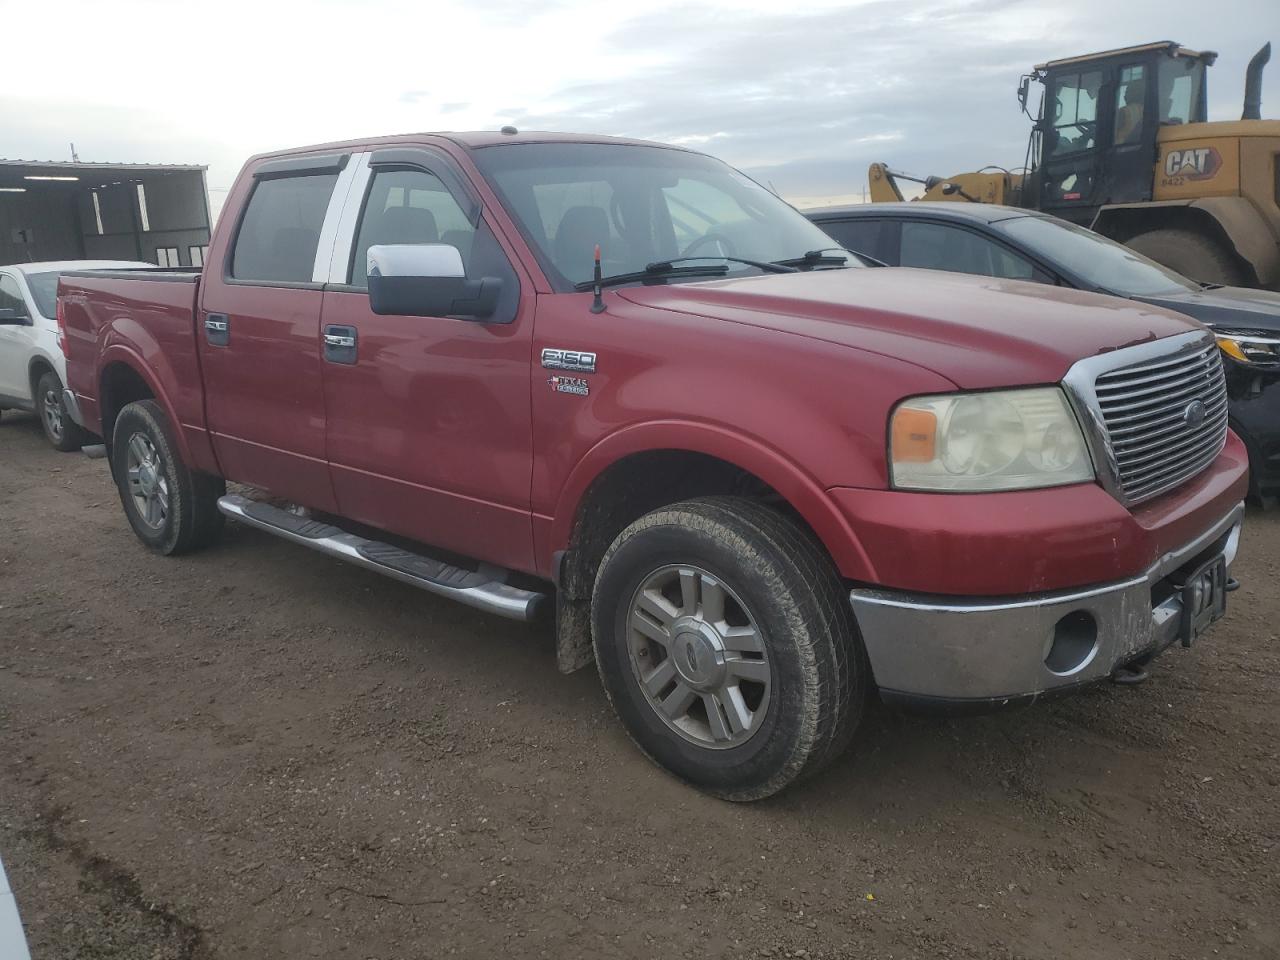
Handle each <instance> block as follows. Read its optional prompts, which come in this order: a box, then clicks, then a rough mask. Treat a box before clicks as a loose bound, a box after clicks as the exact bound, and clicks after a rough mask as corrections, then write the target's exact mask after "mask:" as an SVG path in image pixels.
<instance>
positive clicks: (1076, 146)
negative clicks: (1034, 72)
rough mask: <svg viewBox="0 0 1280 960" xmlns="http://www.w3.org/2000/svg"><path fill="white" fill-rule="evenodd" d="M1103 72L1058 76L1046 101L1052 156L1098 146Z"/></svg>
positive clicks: (1049, 150) (1050, 153) (1060, 155)
mask: <svg viewBox="0 0 1280 960" xmlns="http://www.w3.org/2000/svg"><path fill="white" fill-rule="evenodd" d="M1101 88H1102V71H1100V70H1086V71H1084V72H1082V73H1071V74H1067V75H1065V76H1061V77H1058V79H1057V80H1056V81H1054V84H1053V89H1052V90H1051V91H1050V94H1049V96H1048V98H1047V99H1046V100H1045V109H1046V110H1048V111H1049V117H1048V120H1049V124H1048V126H1049V136H1048V140H1047V143H1048V150H1047V151H1046V152H1047V154H1048V156H1049V157H1062V156H1066V155H1068V154H1072V153H1080V152H1082V151H1084V150H1092V149H1093V148H1094V146H1095V145H1096V144H1097V129H1098V124H1097V121H1098V94H1099V92H1100V90H1101Z"/></svg>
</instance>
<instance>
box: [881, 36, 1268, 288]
mask: <svg viewBox="0 0 1280 960" xmlns="http://www.w3.org/2000/svg"><path fill="white" fill-rule="evenodd" d="M1270 56H1271V44H1270V43H1268V44H1266V45H1265V46H1264V47H1263V48H1262V49H1261V50H1259V51H1258V52H1257V53H1256V54H1255V55H1254V57H1253V59H1252V60H1251V61H1250V62H1249V67H1248V70H1247V71H1246V74H1245V96H1244V112H1243V114H1242V115H1241V119H1240V120H1236V121H1220V122H1214V123H1209V122H1207V117H1206V106H1205V105H1206V100H1207V92H1206V71H1207V68H1208V67H1209V66H1211V65H1212V64H1213V62H1214V60H1215V59H1217V54H1216V53H1213V52H1211V51H1204V52H1197V51H1195V50H1188V49H1187V48H1185V47H1182V46H1179V45H1178V44H1176V43H1170V42H1163V43H1149V44H1143V45H1141V46H1136V47H1125V48H1123V49H1120V50H1108V51H1105V52H1103V53H1094V54H1089V55H1088V56H1083V57H1070V58H1067V59H1065V60H1051V61H1049V62H1048V63H1042V64H1040V65H1038V66H1036V67H1035V68H1034V70H1033V71H1032V72H1031V73H1030V74H1027V75H1026V76H1024V77H1023V78H1022V82H1021V83H1020V84H1019V87H1018V100H1019V102H1020V103H1021V104H1022V109H1023V112H1024V113H1027V115H1028V116H1031V113H1030V111H1029V109H1028V106H1027V100H1028V96H1029V92H1030V89H1031V84H1032V83H1039V84H1042V85H1043V91H1042V94H1041V98H1040V107H1039V110H1038V113H1037V115H1036V116H1033V117H1032V119H1033V120H1034V121H1035V125H1034V127H1033V128H1032V130H1031V137H1030V140H1029V142H1028V145H1027V157H1026V165H1025V166H1024V168H1023V170H1024V172H1022V173H1013V172H1010V171H1008V170H1005V169H1003V168H998V167H986V168H984V169H983V170H980V171H977V172H973V173H962V174H958V175H956V176H953V177H949V178H945V179H944V178H940V177H928V178H924V179H920V178H917V177H911V176H908V175H906V174H902V173H898V172H896V171H893V170H890V169H889V168H888V167H886V166H885V165H884V164H880V163H874V164H872V165H871V168H870V170H869V171H868V179H869V181H870V194H871V199H872V200H873V201H892V200H902V199H903V197H902V191H901V190H900V189H899V186H898V182H897V181H898V180H901V179H906V180H914V181H915V182H917V183H921V184H923V185H924V186H925V193H924V197H923V198H922V199H927V200H957V201H962V202H976V203H1004V204H1010V205H1013V206H1023V207H1030V208H1032V209H1036V210H1043V211H1045V212H1047V213H1052V214H1054V215H1056V216H1059V217H1063V218H1065V219H1067V220H1071V221H1073V222H1075V223H1079V224H1083V225H1085V226H1088V227H1091V228H1093V229H1094V230H1096V231H1098V232H1099V233H1101V234H1104V235H1105V236H1108V237H1111V238H1113V239H1115V240H1119V241H1120V242H1122V243H1125V244H1128V245H1129V246H1130V247H1133V248H1134V249H1135V250H1138V251H1139V252H1141V253H1144V254H1146V255H1147V256H1149V257H1151V258H1152V259H1153V260H1158V261H1160V262H1161V263H1164V264H1166V265H1168V266H1170V267H1172V268H1173V269H1175V270H1177V271H1178V272H1179V273H1183V274H1186V275H1187V276H1189V277H1192V278H1194V279H1196V280H1201V281H1204V282H1206V283H1221V284H1227V285H1230V286H1255V287H1266V288H1269V289H1273V290H1276V289H1280V120H1263V119H1261V100H1262V70H1263V67H1264V66H1265V65H1266V63H1267V60H1268V59H1270Z"/></svg>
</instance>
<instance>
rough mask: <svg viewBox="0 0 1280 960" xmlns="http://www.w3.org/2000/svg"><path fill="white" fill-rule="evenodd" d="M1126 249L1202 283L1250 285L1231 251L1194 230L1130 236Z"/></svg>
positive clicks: (1230, 285)
mask: <svg viewBox="0 0 1280 960" xmlns="http://www.w3.org/2000/svg"><path fill="white" fill-rule="evenodd" d="M1125 246H1127V247H1129V248H1131V249H1133V250H1136V251H1138V253H1140V254H1142V255H1143V256H1144V257H1150V258H1151V259H1152V260H1154V261H1156V263H1162V264H1164V265H1165V266H1166V267H1168V268H1169V269H1171V270H1176V271H1177V272H1178V273H1180V274H1182V275H1183V276H1185V277H1190V278H1191V279H1192V280H1197V281H1199V282H1201V283H1220V284H1222V285H1223V286H1224V287H1240V286H1245V285H1247V284H1248V282H1249V279H1248V277H1247V276H1246V275H1245V271H1244V270H1243V269H1242V268H1241V266H1240V264H1239V263H1237V262H1236V259H1235V257H1234V256H1233V255H1232V253H1231V251H1230V250H1227V249H1225V248H1223V246H1222V245H1221V244H1219V243H1218V242H1217V241H1216V240H1212V239H1210V238H1209V237H1206V236H1204V235H1203V234H1199V233H1194V232H1193V231H1191V230H1152V231H1151V232H1150V233H1140V234H1138V235H1137V236H1136V237H1130V238H1129V239H1128V240H1127V241H1125Z"/></svg>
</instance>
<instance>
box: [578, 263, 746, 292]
mask: <svg viewBox="0 0 1280 960" xmlns="http://www.w3.org/2000/svg"><path fill="white" fill-rule="evenodd" d="M728 272H729V265H728V264H727V263H708V264H704V265H703V266H701V267H673V266H671V265H670V264H669V263H651V264H649V265H648V266H646V267H645V268H644V269H643V270H636V271H634V272H632V273H615V274H614V275H613V276H611V277H601V278H600V286H602V287H616V286H617V285H618V284H621V283H638V282H640V281H643V280H671V279H674V278H677V277H723V276H724V275H725V274H726V273H728ZM595 285H596V281H595V280H582V281H579V282H578V283H575V284H574V285H573V289H575V290H591V289H593V288H594V287H595Z"/></svg>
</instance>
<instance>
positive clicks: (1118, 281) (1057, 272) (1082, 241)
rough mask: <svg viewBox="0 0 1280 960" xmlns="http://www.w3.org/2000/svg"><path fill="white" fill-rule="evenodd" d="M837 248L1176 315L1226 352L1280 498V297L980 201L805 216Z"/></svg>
mask: <svg viewBox="0 0 1280 960" xmlns="http://www.w3.org/2000/svg"><path fill="white" fill-rule="evenodd" d="M805 214H806V216H808V217H809V219H810V220H813V221H814V222H815V223H817V224H818V225H819V226H820V227H822V229H823V230H825V231H826V232H827V233H828V234H829V235H830V236H832V237H833V238H835V239H836V240H837V241H839V242H840V243H841V244H842V245H843V246H845V247H847V248H849V249H850V250H853V251H855V252H857V253H861V254H864V255H865V256H869V257H874V258H875V259H877V260H880V261H883V262H884V263H886V264H888V265H890V266H895V267H898V266H900V267H923V268H926V269H931V270H950V271H953V272H957V273H974V274H980V275H984V276H992V277H1002V278H1006V279H1011V280H1027V281H1031V282H1033V283H1046V284H1053V285H1059V286H1066V287H1075V288H1076V289H1079V290H1090V291H1093V292H1095V293H1104V294H1110V295H1112V296H1118V297H1126V298H1128V299H1130V300H1141V301H1144V302H1146V303H1151V304H1155V305H1157V306H1161V307H1167V308H1169V309H1171V310H1177V311H1179V312H1180V313H1185V314H1187V315H1188V316H1191V317H1194V318H1195V319H1197V320H1199V321H1200V322H1201V323H1204V324H1206V325H1207V326H1209V327H1210V328H1212V330H1213V331H1214V333H1215V335H1216V336H1217V338H1218V344H1219V346H1220V347H1221V348H1222V352H1223V355H1224V357H1223V359H1224V361H1225V365H1226V373H1227V388H1228V391H1229V395H1230V407H1229V410H1230V423H1231V427H1232V429H1233V430H1235V431H1236V433H1237V434H1239V435H1240V437H1241V439H1243V440H1244V442H1245V444H1246V446H1247V447H1248V448H1249V460H1250V466H1251V468H1252V469H1251V475H1252V479H1251V482H1252V485H1253V492H1254V493H1255V495H1262V494H1275V493H1280V293H1272V292H1270V291H1268V290H1249V289H1245V288H1243V287H1222V286H1216V285H1213V284H1202V283H1198V282H1196V281H1195V280H1192V279H1189V278H1187V277H1184V276H1182V275H1181V274H1179V273H1175V272H1174V271H1172V270H1170V269H1169V268H1168V267H1163V266H1161V265H1160V264H1158V263H1156V262H1155V261H1153V260H1148V259H1147V258H1146V257H1144V256H1142V255H1141V254H1140V253H1137V252H1135V251H1133V250H1130V249H1129V248H1128V247H1126V246H1123V245H1121V244H1118V243H1115V242H1114V241H1111V240H1108V239H1106V238H1105V237H1102V236H1099V235H1098V234H1096V233H1094V232H1092V231H1091V230H1086V229H1084V228H1083V227H1078V226H1076V225H1075V224H1072V223H1068V222H1067V221H1065V220H1059V219H1058V218H1057V217H1051V216H1048V215H1047V214H1043V213H1036V212H1033V211H1029V210H1022V209H1019V208H1016V207H1002V206H997V205H994V204H983V203H928V202H913V203H874V204H859V205H855V206H848V207H827V208H823V209H818V210H806V211H805Z"/></svg>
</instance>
